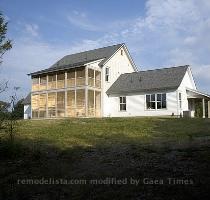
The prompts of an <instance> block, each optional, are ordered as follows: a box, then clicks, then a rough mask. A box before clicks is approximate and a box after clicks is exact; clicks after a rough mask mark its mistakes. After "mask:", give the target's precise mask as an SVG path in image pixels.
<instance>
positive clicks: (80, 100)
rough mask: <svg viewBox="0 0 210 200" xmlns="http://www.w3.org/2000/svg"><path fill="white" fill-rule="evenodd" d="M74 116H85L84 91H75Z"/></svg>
mask: <svg viewBox="0 0 210 200" xmlns="http://www.w3.org/2000/svg"><path fill="white" fill-rule="evenodd" d="M76 116H77V117H83V116H85V90H84V89H80V90H76Z"/></svg>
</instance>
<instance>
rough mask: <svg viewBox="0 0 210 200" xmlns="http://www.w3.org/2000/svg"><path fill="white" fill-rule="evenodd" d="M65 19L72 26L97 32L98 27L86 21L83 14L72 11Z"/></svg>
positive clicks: (85, 15)
mask: <svg viewBox="0 0 210 200" xmlns="http://www.w3.org/2000/svg"><path fill="white" fill-rule="evenodd" d="M67 19H68V21H69V22H70V23H71V24H72V25H74V26H77V27H79V28H81V29H84V30H88V31H97V30H99V27H98V26H95V25H94V24H92V23H91V22H90V20H89V19H88V16H87V14H86V13H84V12H79V11H76V10H74V11H73V12H71V13H68V14H67Z"/></svg>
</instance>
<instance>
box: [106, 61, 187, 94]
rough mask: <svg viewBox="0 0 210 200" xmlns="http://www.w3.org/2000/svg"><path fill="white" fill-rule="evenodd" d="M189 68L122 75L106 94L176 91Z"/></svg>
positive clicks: (181, 67)
mask: <svg viewBox="0 0 210 200" xmlns="http://www.w3.org/2000/svg"><path fill="white" fill-rule="evenodd" d="M188 67H189V65H185V66H178V67H171V68H163V69H155V70H148V71H140V72H133V73H126V74H122V75H120V77H119V78H118V79H117V80H116V81H115V82H114V83H113V84H112V86H111V87H110V88H109V89H108V90H107V92H106V93H107V94H108V95H110V94H111V95H112V94H123V93H124V94H125V93H132V92H150V91H156V90H166V89H176V88H178V87H179V86H180V84H181V81H182V79H183V77H184V75H185V73H186V71H187V69H188Z"/></svg>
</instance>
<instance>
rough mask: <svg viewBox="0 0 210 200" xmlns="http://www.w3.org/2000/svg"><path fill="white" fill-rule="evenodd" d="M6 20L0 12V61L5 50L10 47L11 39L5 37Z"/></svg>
mask: <svg viewBox="0 0 210 200" xmlns="http://www.w3.org/2000/svg"><path fill="white" fill-rule="evenodd" d="M7 25H8V22H6V21H5V19H4V16H3V14H2V13H1V12H0V63H1V62H2V57H3V55H4V54H5V52H6V51H8V50H10V49H11V48H12V41H11V40H10V39H8V38H7V37H6V34H7Z"/></svg>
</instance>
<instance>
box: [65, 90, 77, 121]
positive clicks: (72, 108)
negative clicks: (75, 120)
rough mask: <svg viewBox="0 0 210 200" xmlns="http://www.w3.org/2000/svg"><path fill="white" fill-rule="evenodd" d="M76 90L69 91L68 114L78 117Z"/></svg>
mask: <svg viewBox="0 0 210 200" xmlns="http://www.w3.org/2000/svg"><path fill="white" fill-rule="evenodd" d="M75 103H76V102H75V90H69V91H68V92H67V116H68V117H76V114H75Z"/></svg>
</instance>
